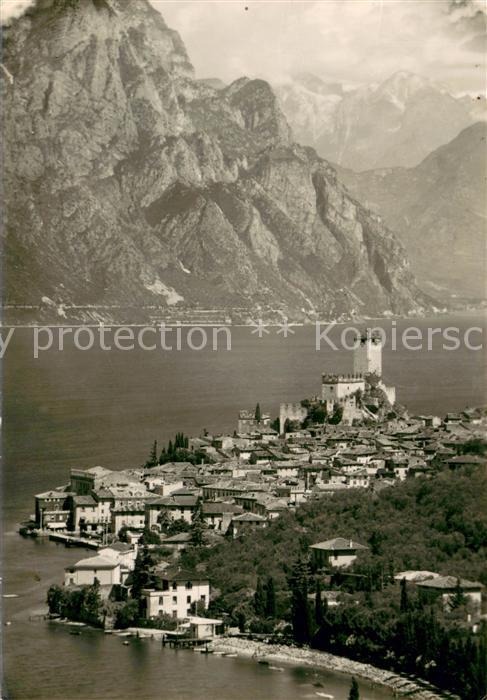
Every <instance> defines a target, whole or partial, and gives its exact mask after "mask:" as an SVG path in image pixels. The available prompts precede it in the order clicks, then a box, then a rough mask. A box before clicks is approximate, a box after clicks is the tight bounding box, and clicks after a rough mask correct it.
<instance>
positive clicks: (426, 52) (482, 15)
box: [151, 0, 487, 92]
mask: <svg viewBox="0 0 487 700" xmlns="http://www.w3.org/2000/svg"><path fill="white" fill-rule="evenodd" d="M151 2H152V4H153V5H154V7H156V8H157V9H158V10H160V12H161V13H162V15H163V16H164V18H165V20H166V21H167V23H168V24H169V25H170V26H171V27H173V28H174V29H177V30H178V31H179V32H180V34H181V36H182V38H183V40H184V42H185V44H186V47H187V49H188V52H189V55H190V58H191V60H192V62H193V64H194V66H195V68H196V71H197V74H198V76H200V77H213V76H217V77H220V78H222V79H223V80H225V81H229V80H232V79H234V78H237V77H238V76H241V75H250V76H254V75H264V76H266V77H268V78H270V79H271V80H276V79H280V78H285V76H286V75H288V74H290V73H293V72H298V71H310V72H312V73H316V74H317V75H319V76H321V77H323V78H328V79H331V80H343V81H347V82H352V83H356V82H359V83H360V82H375V81H380V80H382V79H384V78H386V77H388V76H389V75H390V74H391V73H393V72H394V71H397V70H409V71H412V72H415V73H419V74H422V75H425V76H427V77H430V78H433V79H435V80H439V81H442V82H445V83H446V84H447V85H448V86H450V87H451V88H452V89H453V90H454V91H455V92H458V91H479V90H480V91H485V82H486V77H485V74H486V63H485V50H486V47H487V44H486V13H487V3H486V2H485V1H484V0H466V1H463V0H460V1H459V2H451V1H450V0H382V1H381V0H318V1H315V2H312V1H308V0H293V1H288V2H285V1H282V0H247V2H245V1H243V2H241V1H240V0H236V1H233V0H191V1H181V0H178V1H175V0H151ZM245 8H248V9H247V10H246V9H245Z"/></svg>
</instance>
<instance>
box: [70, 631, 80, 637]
mask: <svg viewBox="0 0 487 700" xmlns="http://www.w3.org/2000/svg"><path fill="white" fill-rule="evenodd" d="M69 634H75V635H76V636H77V637H79V635H80V634H81V632H80V631H79V630H71V632H70V633H69Z"/></svg>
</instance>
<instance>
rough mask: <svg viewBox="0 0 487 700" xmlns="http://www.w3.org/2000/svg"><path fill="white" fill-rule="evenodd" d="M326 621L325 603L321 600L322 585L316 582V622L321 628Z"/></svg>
mask: <svg viewBox="0 0 487 700" xmlns="http://www.w3.org/2000/svg"><path fill="white" fill-rule="evenodd" d="M323 621H324V612H323V601H322V600H321V584H320V582H319V580H318V581H316V597H315V622H316V624H317V626H318V627H321V626H322V624H323Z"/></svg>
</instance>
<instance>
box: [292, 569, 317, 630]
mask: <svg viewBox="0 0 487 700" xmlns="http://www.w3.org/2000/svg"><path fill="white" fill-rule="evenodd" d="M288 584H289V588H290V590H291V619H292V627H293V636H294V641H295V642H297V643H298V644H309V642H310V639H311V634H312V621H311V615H310V609H309V601H308V590H309V565H308V562H307V561H304V560H302V559H298V560H297V561H296V563H295V564H294V566H293V568H292V570H291V575H290V577H289V581H288Z"/></svg>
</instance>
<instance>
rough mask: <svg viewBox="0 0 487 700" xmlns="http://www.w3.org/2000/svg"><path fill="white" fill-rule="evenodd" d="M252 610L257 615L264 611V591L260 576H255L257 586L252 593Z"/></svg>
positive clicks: (260, 615)
mask: <svg viewBox="0 0 487 700" xmlns="http://www.w3.org/2000/svg"><path fill="white" fill-rule="evenodd" d="M254 610H255V614H256V615H258V616H259V617H263V616H264V615H265V613H266V592H265V590H264V585H263V583H262V579H261V577H260V576H259V577H258V578H257V586H256V589H255V593H254Z"/></svg>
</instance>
